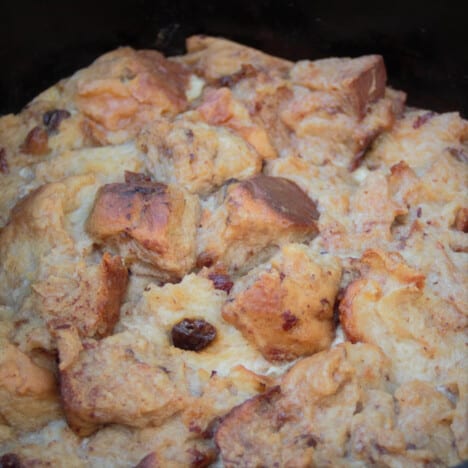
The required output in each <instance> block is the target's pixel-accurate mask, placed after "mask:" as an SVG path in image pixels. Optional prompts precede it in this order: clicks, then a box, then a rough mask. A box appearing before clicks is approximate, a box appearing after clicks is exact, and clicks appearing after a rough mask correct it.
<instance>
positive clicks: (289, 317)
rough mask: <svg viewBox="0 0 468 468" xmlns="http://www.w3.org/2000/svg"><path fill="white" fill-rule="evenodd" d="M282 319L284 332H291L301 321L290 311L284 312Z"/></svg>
mask: <svg viewBox="0 0 468 468" xmlns="http://www.w3.org/2000/svg"><path fill="white" fill-rule="evenodd" d="M282 317H283V330H284V331H289V330H291V328H293V327H294V326H295V325H296V324H297V322H298V321H299V319H298V318H297V317H296V316H295V315H294V314H292V313H291V311H290V310H287V311H286V312H283V314H282Z"/></svg>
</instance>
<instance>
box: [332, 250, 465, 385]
mask: <svg viewBox="0 0 468 468" xmlns="http://www.w3.org/2000/svg"><path fill="white" fill-rule="evenodd" d="M360 264H361V277H360V278H359V279H357V280H355V281H353V282H352V283H351V284H350V285H349V286H348V287H347V289H346V291H345V294H344V298H343V300H342V301H341V303H340V320H341V324H342V325H343V329H344V330H345V333H346V335H347V337H348V338H349V339H350V340H351V341H353V342H356V341H363V342H366V343H372V344H375V345H378V346H380V347H381V348H382V349H383V351H384V352H385V353H386V354H387V355H388V356H391V357H392V362H393V367H394V371H395V379H396V382H398V383H404V382H407V381H409V380H412V379H415V378H417V379H421V380H430V381H432V382H434V383H440V384H444V383H446V382H447V381H450V379H451V377H450V369H452V368H458V369H459V371H460V373H463V372H464V371H462V369H465V370H466V362H465V361H466V360H465V359H464V358H463V356H466V351H465V346H466V328H467V326H468V318H467V316H466V313H465V312H463V311H459V310H458V309H457V308H456V307H454V306H453V305H452V304H450V303H448V302H446V301H444V300H443V299H440V298H438V297H437V296H435V295H433V294H431V292H430V290H428V289H427V288H424V282H425V276H424V275H423V274H422V273H421V272H420V271H418V270H416V269H414V268H411V267H410V266H408V265H407V264H406V263H405V262H404V260H403V258H402V257H401V256H400V255H399V254H398V253H396V252H383V251H378V250H368V251H366V252H365V253H364V255H363V256H362V258H361V260H360ZM408 353H411V360H410V361H408ZM465 373H466V372H465Z"/></svg>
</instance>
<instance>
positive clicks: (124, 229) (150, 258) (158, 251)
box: [86, 179, 199, 280]
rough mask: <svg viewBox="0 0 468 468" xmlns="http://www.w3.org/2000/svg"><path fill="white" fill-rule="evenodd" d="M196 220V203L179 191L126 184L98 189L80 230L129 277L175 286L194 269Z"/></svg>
mask: <svg viewBox="0 0 468 468" xmlns="http://www.w3.org/2000/svg"><path fill="white" fill-rule="evenodd" d="M198 214H199V207H198V199H197V198H196V197H194V196H193V195H190V194H188V193H187V192H185V191H184V190H182V189H179V188H176V187H174V186H170V185H165V184H161V183H155V182H148V181H144V180H143V181H135V180H131V179H128V182H126V183H114V184H107V185H104V186H103V187H101V188H100V189H99V191H98V193H97V195H96V200H95V203H94V207H93V209H92V211H91V214H90V215H89V218H88V221H87V224H86V229H87V231H88V233H89V234H90V235H91V236H92V237H93V238H94V239H95V240H96V242H98V243H103V244H106V245H109V246H112V247H113V248H115V249H116V250H117V251H119V252H120V253H121V255H122V257H123V258H124V259H125V262H126V263H127V264H128V265H129V266H130V268H131V269H132V270H133V271H138V272H141V273H145V274H151V275H154V276H156V277H158V278H161V279H164V280H168V279H169V280H176V279H180V278H182V276H183V275H184V274H185V273H187V272H188V271H189V270H190V269H191V268H193V266H194V264H195V234H196V225H197V222H198Z"/></svg>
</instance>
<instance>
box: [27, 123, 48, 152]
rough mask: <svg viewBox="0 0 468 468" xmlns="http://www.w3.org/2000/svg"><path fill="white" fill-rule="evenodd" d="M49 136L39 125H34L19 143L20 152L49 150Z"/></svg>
mask: <svg viewBox="0 0 468 468" xmlns="http://www.w3.org/2000/svg"><path fill="white" fill-rule="evenodd" d="M48 141H49V137H48V135H47V132H46V131H45V130H44V129H43V128H41V127H34V128H33V129H32V130H31V131H30V132H29V133H28V135H27V136H26V139H25V140H24V143H23V144H22V145H21V152H23V153H27V154H46V153H48V152H49V147H48Z"/></svg>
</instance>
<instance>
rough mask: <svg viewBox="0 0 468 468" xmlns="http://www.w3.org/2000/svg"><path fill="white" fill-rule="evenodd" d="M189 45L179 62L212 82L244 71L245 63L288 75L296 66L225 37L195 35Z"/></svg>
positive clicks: (188, 40) (256, 67) (187, 43)
mask: <svg viewBox="0 0 468 468" xmlns="http://www.w3.org/2000/svg"><path fill="white" fill-rule="evenodd" d="M186 45H187V51H188V54H186V55H184V56H181V57H178V61H180V62H182V63H185V64H187V65H189V66H190V67H192V68H193V69H194V70H195V71H196V72H197V73H198V74H200V75H201V76H203V78H205V79H206V80H207V81H208V82H214V81H216V80H220V79H221V83H223V78H227V77H231V76H233V75H235V74H236V73H239V72H241V73H242V65H250V66H252V67H253V68H255V69H259V70H268V71H270V72H272V73H277V74H284V73H285V72H287V70H288V69H289V68H290V67H291V65H292V63H291V62H289V61H287V60H284V59H280V58H278V57H272V56H271V55H267V54H265V53H263V52H261V51H259V50H256V49H252V48H251V47H247V46H244V45H242V44H237V43H235V42H232V41H229V40H227V39H222V38H216V37H209V36H202V35H198V36H191V37H189V38H188V39H187V41H186ZM244 73H245V72H244Z"/></svg>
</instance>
